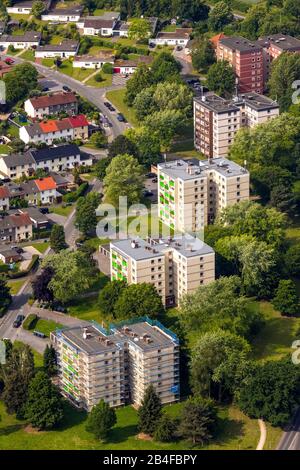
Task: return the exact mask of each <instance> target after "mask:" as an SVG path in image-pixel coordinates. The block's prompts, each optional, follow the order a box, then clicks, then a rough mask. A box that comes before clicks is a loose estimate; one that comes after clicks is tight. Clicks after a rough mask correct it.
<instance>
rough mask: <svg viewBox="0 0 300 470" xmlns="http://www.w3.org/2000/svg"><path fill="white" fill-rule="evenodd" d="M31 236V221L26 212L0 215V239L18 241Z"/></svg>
mask: <svg viewBox="0 0 300 470" xmlns="http://www.w3.org/2000/svg"><path fill="white" fill-rule="evenodd" d="M31 237H32V222H31V219H30V217H29V215H28V213H27V212H24V213H23V214H20V213H19V212H17V213H15V214H9V215H4V216H0V241H2V242H8V243H9V242H20V241H23V240H28V239H29V238H31Z"/></svg>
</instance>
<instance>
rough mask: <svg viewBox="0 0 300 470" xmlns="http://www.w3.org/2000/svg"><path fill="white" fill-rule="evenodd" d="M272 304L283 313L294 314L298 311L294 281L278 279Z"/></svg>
mask: <svg viewBox="0 0 300 470" xmlns="http://www.w3.org/2000/svg"><path fill="white" fill-rule="evenodd" d="M272 304H273V306H274V308H275V309H276V310H279V311H280V312H281V313H282V314H283V315H296V314H297V313H298V312H299V298H298V295H297V290H296V285H295V283H294V281H292V280H285V279H281V280H280V281H279V284H278V288H277V289H276V292H275V296H274V298H273V301H272Z"/></svg>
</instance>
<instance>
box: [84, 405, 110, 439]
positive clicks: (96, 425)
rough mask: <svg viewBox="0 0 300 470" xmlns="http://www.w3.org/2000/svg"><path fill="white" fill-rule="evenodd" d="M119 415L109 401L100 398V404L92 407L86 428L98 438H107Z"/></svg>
mask: <svg viewBox="0 0 300 470" xmlns="http://www.w3.org/2000/svg"><path fill="white" fill-rule="evenodd" d="M116 422H117V417H116V412H115V410H114V409H113V408H110V407H109V404H108V403H105V401H104V400H100V402H99V403H98V405H96V406H94V407H93V408H92V411H91V412H90V414H89V416H88V419H87V423H86V427H85V428H86V430H87V431H88V432H90V433H92V434H94V436H95V437H96V439H100V440H102V441H103V440H106V439H107V437H108V435H109V431H110V430H111V428H112V427H113V426H114V425H115V424H116Z"/></svg>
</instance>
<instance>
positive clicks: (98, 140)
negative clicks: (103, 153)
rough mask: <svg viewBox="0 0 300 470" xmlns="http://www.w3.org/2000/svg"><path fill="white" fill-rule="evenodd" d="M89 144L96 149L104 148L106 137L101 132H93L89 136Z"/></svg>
mask: <svg viewBox="0 0 300 470" xmlns="http://www.w3.org/2000/svg"><path fill="white" fill-rule="evenodd" d="M90 144H91V145H93V146H94V147H96V148H98V149H101V148H104V147H106V145H107V137H106V135H105V134H104V133H103V132H100V131H97V132H94V133H93V134H92V135H91V137H90Z"/></svg>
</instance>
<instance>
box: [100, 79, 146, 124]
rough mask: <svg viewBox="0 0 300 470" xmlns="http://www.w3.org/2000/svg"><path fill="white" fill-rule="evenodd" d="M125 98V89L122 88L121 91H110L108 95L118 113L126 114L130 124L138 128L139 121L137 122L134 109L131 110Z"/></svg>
mask: <svg viewBox="0 0 300 470" xmlns="http://www.w3.org/2000/svg"><path fill="white" fill-rule="evenodd" d="M124 97H125V88H121V89H120V90H114V91H108V92H107V93H106V98H107V99H108V100H109V101H111V102H112V104H113V105H115V106H116V108H117V109H118V111H119V112H120V113H122V114H124V116H125V118H126V119H127V121H128V122H130V124H132V125H133V126H135V127H138V125H139V121H138V120H137V118H136V116H135V113H134V111H133V109H132V108H129V107H128V106H127V104H126V103H124Z"/></svg>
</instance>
